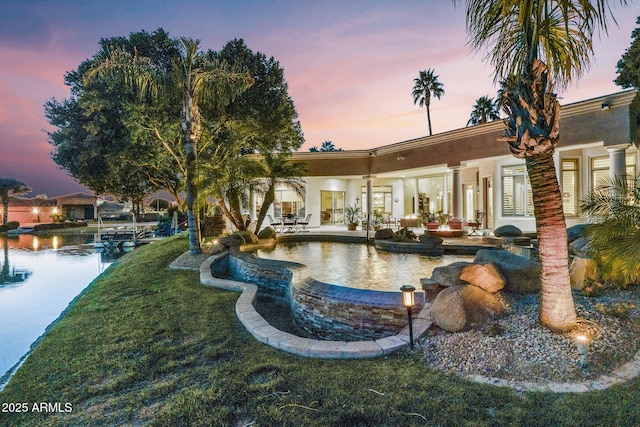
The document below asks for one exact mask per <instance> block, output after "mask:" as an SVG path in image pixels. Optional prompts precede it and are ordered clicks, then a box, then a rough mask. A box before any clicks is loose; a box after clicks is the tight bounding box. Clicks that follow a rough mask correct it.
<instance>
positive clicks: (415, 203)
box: [413, 178, 420, 215]
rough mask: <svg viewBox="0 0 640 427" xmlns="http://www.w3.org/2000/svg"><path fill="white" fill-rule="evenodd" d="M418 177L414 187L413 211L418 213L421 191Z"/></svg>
mask: <svg viewBox="0 0 640 427" xmlns="http://www.w3.org/2000/svg"><path fill="white" fill-rule="evenodd" d="M418 183H419V182H418V178H416V182H415V183H414V184H415V188H414V189H413V213H414V214H416V215H418V213H419V212H420V191H419V189H418Z"/></svg>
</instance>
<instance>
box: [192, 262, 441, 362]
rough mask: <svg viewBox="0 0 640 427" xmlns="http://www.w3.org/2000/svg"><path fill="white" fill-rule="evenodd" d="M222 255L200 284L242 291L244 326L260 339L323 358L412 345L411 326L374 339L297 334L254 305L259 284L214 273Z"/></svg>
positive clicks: (424, 323)
mask: <svg viewBox="0 0 640 427" xmlns="http://www.w3.org/2000/svg"><path fill="white" fill-rule="evenodd" d="M219 256H220V255H213V256H211V257H209V258H208V259H207V260H206V261H205V262H204V263H203V264H202V265H201V266H200V283H202V284H203V285H205V286H212V287H216V288H219V289H226V290H230V291H240V292H242V294H241V295H240V297H239V298H238V300H237V301H236V314H237V316H238V319H239V320H240V322H241V323H242V324H243V326H244V327H245V328H246V329H247V331H249V333H250V334H251V335H252V336H253V337H254V338H255V339H257V340H258V341H260V342H262V343H264V344H268V345H270V346H272V347H275V348H277V349H280V350H283V351H287V352H289V353H293V354H297V355H299V356H306V357H315V358H324V359H362V358H371V357H378V356H383V355H385V354H389V353H392V352H394V351H397V350H399V349H401V348H404V347H406V346H407V345H408V344H409V327H408V326H407V327H405V328H404V329H403V330H402V331H400V333H399V334H397V335H392V336H389V337H386V338H380V339H377V340H372V341H324V340H314V339H310V338H303V337H298V336H296V335H293V334H290V333H288V332H283V331H281V330H279V329H277V328H275V327H273V326H271V325H270V324H269V323H268V322H267V321H266V320H265V319H264V318H263V317H262V316H261V315H260V314H259V313H258V312H257V311H256V310H255V308H254V307H253V300H254V299H255V296H256V292H257V290H258V287H257V286H256V285H253V284H251V283H245V282H238V281H235V280H227V279H218V278H216V277H213V276H212V275H211V267H210V266H211V263H212V262H213V261H215V260H216V259H217V258H218V257H219ZM429 313H430V310H429V307H428V306H425V307H424V308H423V309H422V310H421V311H420V313H419V314H418V315H417V316H416V317H414V318H413V332H414V338H418V337H419V336H421V335H422V334H423V333H424V332H425V331H426V330H427V329H428V328H429V327H430V326H431V320H430V318H429Z"/></svg>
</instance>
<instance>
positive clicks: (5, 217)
mask: <svg viewBox="0 0 640 427" xmlns="http://www.w3.org/2000/svg"><path fill="white" fill-rule="evenodd" d="M8 218H9V199H8V198H7V199H3V200H2V225H7V220H8Z"/></svg>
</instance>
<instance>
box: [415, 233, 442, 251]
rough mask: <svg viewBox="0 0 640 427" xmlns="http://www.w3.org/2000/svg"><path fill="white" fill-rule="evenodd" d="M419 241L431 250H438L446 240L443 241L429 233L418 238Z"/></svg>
mask: <svg viewBox="0 0 640 427" xmlns="http://www.w3.org/2000/svg"><path fill="white" fill-rule="evenodd" d="M418 240H419V241H420V243H422V244H423V245H424V246H426V247H427V248H430V249H433V248H437V247H438V246H441V245H442V242H444V240H442V239H441V238H440V237H438V236H434V235H433V234H429V233H425V234H422V235H420V236H418Z"/></svg>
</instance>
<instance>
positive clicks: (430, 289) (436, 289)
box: [420, 278, 445, 302]
mask: <svg viewBox="0 0 640 427" xmlns="http://www.w3.org/2000/svg"><path fill="white" fill-rule="evenodd" d="M420 285H422V290H423V291H424V299H425V301H426V302H431V301H433V300H434V299H436V297H437V296H438V294H439V293H440V291H442V290H443V289H445V288H443V287H442V286H440V284H439V283H438V282H436V281H435V280H433V279H427V278H423V279H420Z"/></svg>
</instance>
